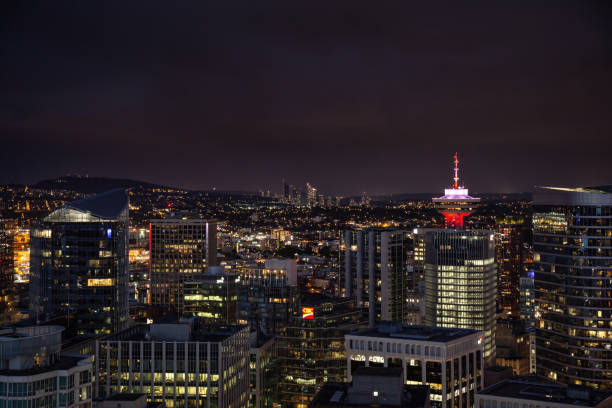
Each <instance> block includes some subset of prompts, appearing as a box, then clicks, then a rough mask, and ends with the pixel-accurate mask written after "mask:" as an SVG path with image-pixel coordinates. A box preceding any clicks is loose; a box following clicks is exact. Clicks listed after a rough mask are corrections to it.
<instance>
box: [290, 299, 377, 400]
mask: <svg viewBox="0 0 612 408" xmlns="http://www.w3.org/2000/svg"><path fill="white" fill-rule="evenodd" d="M354 304H355V302H354V300H352V299H337V298H329V297H326V296H323V295H307V296H305V297H304V298H303V299H302V302H301V307H300V308H299V310H298V312H297V313H295V314H294V315H293V316H292V318H291V321H290V322H289V325H288V327H287V330H286V331H285V333H284V334H283V335H281V336H280V338H279V343H280V344H279V360H280V372H281V379H280V387H281V393H280V400H281V401H280V403H281V405H282V406H283V407H290V408H306V407H307V406H308V403H309V402H310V401H311V400H312V398H313V397H314V395H315V393H316V391H317V389H318V388H320V387H321V386H322V385H323V383H325V382H327V381H339V382H341V381H346V368H347V367H346V350H345V348H344V335H345V334H347V333H351V332H353V331H356V330H359V329H361V328H364V327H365V326H366V325H367V324H366V322H365V321H364V320H363V317H362V313H361V311H360V310H357V309H355V308H354Z"/></svg>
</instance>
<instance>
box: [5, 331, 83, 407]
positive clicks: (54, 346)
mask: <svg viewBox="0 0 612 408" xmlns="http://www.w3.org/2000/svg"><path fill="white" fill-rule="evenodd" d="M63 330H64V328H63V327H61V326H32V327H13V328H3V329H0V407H3V408H11V407H23V408H27V407H39V408H53V407H66V408H89V407H91V403H92V389H91V387H92V381H91V380H92V377H93V376H92V370H93V368H92V360H93V357H91V356H84V355H75V354H60V351H61V347H62V331H63Z"/></svg>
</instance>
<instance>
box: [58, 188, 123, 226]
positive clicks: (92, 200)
mask: <svg viewBox="0 0 612 408" xmlns="http://www.w3.org/2000/svg"><path fill="white" fill-rule="evenodd" d="M127 205H128V195H127V193H126V192H125V190H124V189H121V188H119V189H115V190H109V191H106V192H104V193H100V194H95V195H92V196H90V197H87V198H84V199H82V200H79V201H75V202H72V203H70V204H67V205H66V207H68V208H72V209H74V210H78V211H82V212H86V213H90V214H91V215H94V216H96V217H99V218H104V219H112V218H118V217H119V216H120V215H121V214H122V212H123V211H124V210H125V209H126V207H127Z"/></svg>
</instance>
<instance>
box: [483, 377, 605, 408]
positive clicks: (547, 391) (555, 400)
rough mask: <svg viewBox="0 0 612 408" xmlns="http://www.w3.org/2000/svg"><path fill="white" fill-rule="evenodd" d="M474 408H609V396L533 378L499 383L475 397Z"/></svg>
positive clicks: (512, 379) (513, 379)
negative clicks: (475, 407) (476, 407)
mask: <svg viewBox="0 0 612 408" xmlns="http://www.w3.org/2000/svg"><path fill="white" fill-rule="evenodd" d="M476 406H478V407H481V408H495V407H536V408H537V407H545V408H572V407H576V408H579V407H580V408H606V407H610V406H612V393H610V392H604V391H596V390H592V389H588V388H585V387H576V386H569V387H568V386H566V385H560V384H551V383H550V381H548V380H546V379H543V378H538V377H536V376H525V377H517V378H511V379H507V380H504V381H501V382H499V383H497V384H495V385H493V386H491V387H488V388H487V389H485V390H482V391H481V392H479V393H478V394H476Z"/></svg>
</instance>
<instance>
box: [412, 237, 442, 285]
mask: <svg viewBox="0 0 612 408" xmlns="http://www.w3.org/2000/svg"><path fill="white" fill-rule="evenodd" d="M428 231H436V229H435V228H415V229H414V230H413V231H412V242H413V257H414V259H413V265H412V266H413V271H412V278H411V281H412V283H411V286H412V288H411V291H413V292H422V291H423V290H424V284H425V236H426V235H427V232H428Z"/></svg>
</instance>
